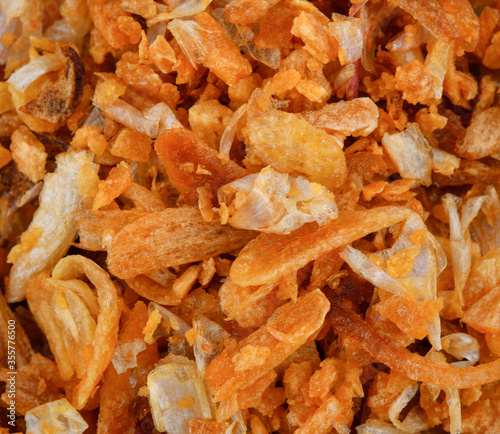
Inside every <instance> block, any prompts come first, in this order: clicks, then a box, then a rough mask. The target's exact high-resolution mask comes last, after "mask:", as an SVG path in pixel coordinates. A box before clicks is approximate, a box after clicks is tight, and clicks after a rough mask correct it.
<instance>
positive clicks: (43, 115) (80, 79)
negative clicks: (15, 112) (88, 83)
mask: <svg viewBox="0 0 500 434" xmlns="http://www.w3.org/2000/svg"><path fill="white" fill-rule="evenodd" d="M60 49H61V53H62V55H63V56H64V58H65V59H66V67H65V69H63V70H61V72H60V73H59V76H58V78H57V80H56V81H55V82H54V83H52V82H50V81H49V82H45V84H44V86H43V88H42V89H41V92H40V94H39V95H38V96H37V97H36V98H35V99H33V100H31V101H30V102H28V103H27V104H25V105H23V106H22V107H20V108H19V110H20V111H21V112H23V113H26V114H29V115H31V116H34V117H36V118H38V119H42V120H44V121H47V122H50V123H53V124H59V123H61V122H63V121H65V120H67V119H68V118H69V117H70V116H71V115H72V114H73V112H74V110H75V109H76V106H77V105H78V103H79V102H80V99H81V97H82V91H83V85H84V81H85V69H84V67H83V63H82V61H81V60H80V57H79V56H78V53H77V52H76V51H75V50H74V49H73V48H72V47H70V46H69V45H68V46H64V45H63V46H61V47H60Z"/></svg>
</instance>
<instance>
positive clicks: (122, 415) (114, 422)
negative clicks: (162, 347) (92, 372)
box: [97, 301, 159, 434]
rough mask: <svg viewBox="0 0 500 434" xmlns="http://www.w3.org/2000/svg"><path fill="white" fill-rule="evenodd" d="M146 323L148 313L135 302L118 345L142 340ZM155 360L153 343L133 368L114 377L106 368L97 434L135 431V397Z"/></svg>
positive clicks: (137, 411) (137, 410)
mask: <svg viewBox="0 0 500 434" xmlns="http://www.w3.org/2000/svg"><path fill="white" fill-rule="evenodd" d="M147 320H148V309H147V307H146V305H145V304H144V303H143V302H142V301H139V302H137V303H136V305H135V306H134V308H133V309H132V311H131V312H130V314H129V315H128V320H127V321H126V322H125V324H124V325H123V326H122V327H121V330H120V335H119V337H118V342H120V343H127V342H132V341H134V340H135V339H141V340H142V339H143V338H144V333H143V328H144V327H145V325H146V323H147ZM158 359H159V354H158V349H157V344H156V343H154V344H152V345H148V346H147V348H146V349H145V350H144V351H141V352H140V353H139V354H137V367H136V368H131V369H129V370H127V371H126V372H124V373H122V374H118V373H117V372H116V370H115V368H114V366H113V365H112V364H110V365H109V366H108V368H107V369H106V371H105V372H104V375H103V380H102V382H103V385H102V388H101V392H100V393H101V395H100V400H101V406H100V411H99V420H98V422H97V426H98V430H97V432H98V433H110V434H112V433H133V432H134V431H135V422H136V420H137V418H138V417H139V415H140V411H141V399H142V398H140V397H138V396H137V393H138V391H139V389H140V388H141V387H142V386H144V385H145V384H146V379H147V375H148V373H149V371H151V369H153V367H154V365H155V363H156V362H157V361H158Z"/></svg>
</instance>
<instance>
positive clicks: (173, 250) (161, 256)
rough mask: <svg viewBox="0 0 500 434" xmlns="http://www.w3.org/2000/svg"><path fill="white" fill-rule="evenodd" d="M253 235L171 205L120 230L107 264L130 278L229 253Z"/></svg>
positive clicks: (192, 210) (188, 209) (196, 211)
mask: <svg viewBox="0 0 500 434" xmlns="http://www.w3.org/2000/svg"><path fill="white" fill-rule="evenodd" d="M254 237H255V234H254V232H252V231H245V230H239V229H234V228H232V227H231V226H222V225H221V224H220V223H218V222H217V221H213V222H211V223H208V222H206V221H205V220H204V219H203V218H202V216H201V214H200V212H199V210H198V209H197V208H192V207H182V208H169V209H166V210H165V211H159V212H155V213H151V214H149V215H147V216H145V217H141V218H139V219H137V220H135V221H134V222H133V223H130V224H129V225H127V226H125V227H124V228H123V229H122V230H121V231H120V232H118V233H117V234H116V236H115V237H114V238H113V240H112V242H111V245H110V247H109V249H108V267H109V270H110V272H111V273H112V274H113V275H115V276H117V277H120V278H122V279H128V278H131V277H135V276H137V275H139V274H145V273H150V272H152V271H156V270H159V269H162V268H166V267H173V266H176V265H182V264H188V263H190V262H196V261H202V260H203V259H208V258H210V257H212V256H216V255H220V254H221V253H227V252H230V251H232V250H236V249H239V248H241V247H242V246H244V245H245V244H246V243H247V242H248V241H249V240H251V239H252V238H254ZM131 261H132V264H131Z"/></svg>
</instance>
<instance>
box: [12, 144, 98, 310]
mask: <svg viewBox="0 0 500 434" xmlns="http://www.w3.org/2000/svg"><path fill="white" fill-rule="evenodd" d="M56 161H57V168H56V170H55V172H54V173H51V174H49V175H47V176H46V177H45V182H44V187H43V189H42V191H41V193H40V198H39V199H40V206H39V207H38V209H37V211H36V213H35V215H34V217H33V220H32V221H31V223H30V226H29V228H28V230H27V231H26V232H25V233H24V234H23V236H22V238H21V243H20V244H18V245H17V246H15V247H14V248H13V249H12V250H11V251H10V253H9V257H8V260H9V262H11V263H13V266H12V269H11V272H10V277H9V283H8V285H7V291H6V292H5V298H6V300H7V302H9V303H13V302H16V301H21V300H23V299H24V297H25V285H26V282H27V281H28V280H29V279H30V278H31V277H32V276H34V275H35V274H37V273H40V272H41V271H44V270H50V269H52V267H53V266H54V265H55V264H56V263H57V261H59V259H61V258H62V257H63V256H64V254H65V253H66V252H67V251H68V249H69V247H70V244H71V242H73V240H74V239H75V237H76V235H77V227H76V214H77V211H81V210H83V208H84V198H83V196H82V193H81V191H80V186H79V176H83V177H85V179H84V180H83V182H85V183H90V184H91V183H92V182H93V179H92V175H93V176H95V177H97V175H96V172H97V170H96V165H95V164H93V163H92V157H91V155H90V154H89V153H87V152H85V151H80V152H66V153H64V154H60V155H59V156H58V157H57V160H56ZM87 175H91V177H87ZM80 181H82V178H80Z"/></svg>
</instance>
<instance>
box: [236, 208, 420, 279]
mask: <svg viewBox="0 0 500 434" xmlns="http://www.w3.org/2000/svg"><path fill="white" fill-rule="evenodd" d="M410 214H411V212H410V210H408V209H407V208H401V207H394V206H390V207H380V208H374V209H371V210H359V211H351V210H344V211H341V212H339V216H338V218H337V219H335V220H332V221H331V222H330V223H328V224H327V225H325V226H322V227H321V228H319V229H318V226H317V224H315V223H310V224H307V225H304V226H302V227H301V228H300V229H298V230H296V231H294V232H292V233H291V234H288V235H278V234H265V233H264V234H261V235H259V236H258V237H257V238H256V239H255V240H252V241H250V242H249V243H248V244H247V245H246V246H245V247H244V248H243V250H242V251H241V253H240V254H239V255H238V257H237V258H236V260H235V261H234V263H233V266H232V267H231V272H230V276H231V279H232V280H233V282H234V283H237V284H238V285H241V286H254V285H263V284H265V283H269V282H272V281H274V280H277V279H279V278H280V277H282V276H284V275H286V274H289V273H291V272H293V271H297V270H298V269H299V268H301V267H304V266H305V265H307V264H308V263H309V262H310V261H312V260H313V259H315V258H317V257H318V256H320V255H323V254H325V253H328V252H329V251H331V250H333V249H336V248H337V247H340V246H343V245H345V244H348V243H351V242H353V241H355V240H358V239H360V238H361V237H364V236H366V235H368V234H370V233H372V232H375V231H378V230H380V229H383V228H386V227H389V226H392V225H393V224H396V223H399V222H400V221H402V220H404V219H405V218H407V217H409V215H410ZM269 258H272V260H271V261H272V263H270V259H269Z"/></svg>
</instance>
